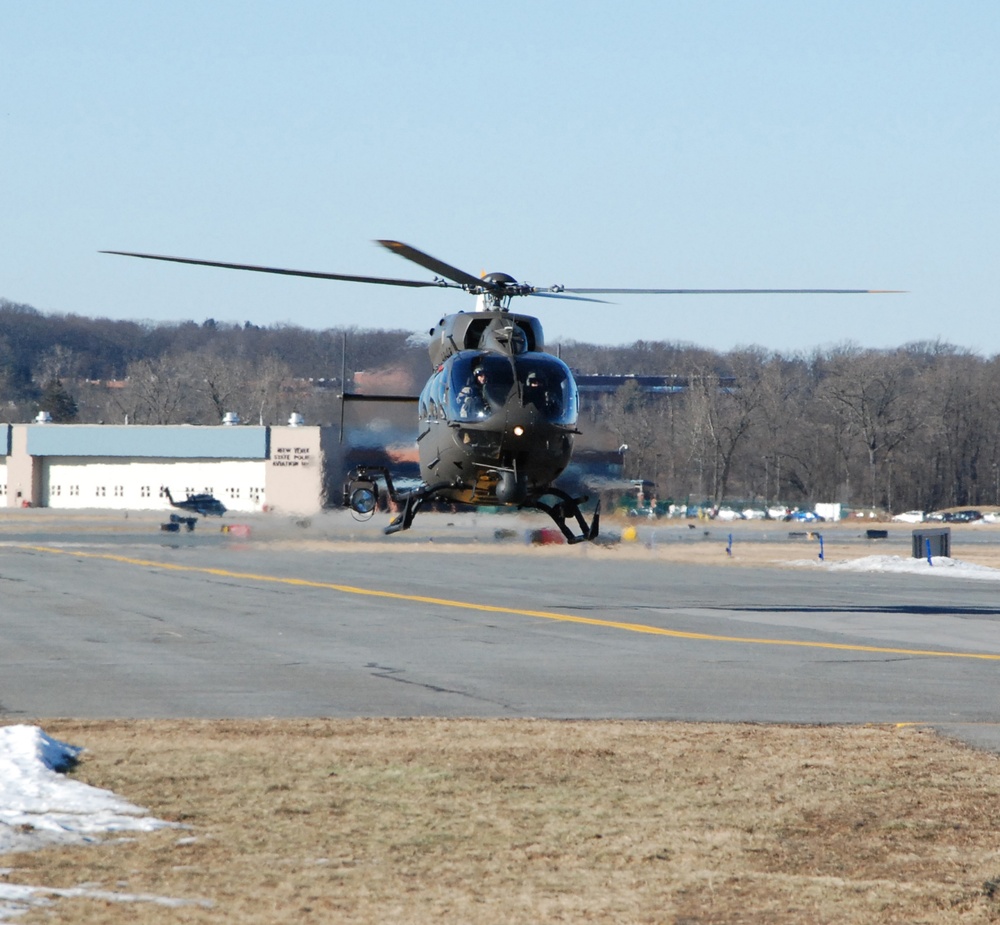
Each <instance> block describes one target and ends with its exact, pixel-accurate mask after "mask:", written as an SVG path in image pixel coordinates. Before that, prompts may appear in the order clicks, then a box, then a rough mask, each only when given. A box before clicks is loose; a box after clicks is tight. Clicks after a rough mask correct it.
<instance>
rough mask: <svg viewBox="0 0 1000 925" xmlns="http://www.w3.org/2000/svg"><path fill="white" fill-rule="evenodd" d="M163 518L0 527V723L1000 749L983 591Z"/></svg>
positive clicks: (443, 528)
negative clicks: (544, 727) (378, 722)
mask: <svg viewBox="0 0 1000 925" xmlns="http://www.w3.org/2000/svg"><path fill="white" fill-rule="evenodd" d="M41 515H45V516H41ZM159 517H162V515H159ZM159 517H158V516H157V515H148V514H147V515H144V516H133V517H132V518H130V519H128V520H125V519H122V516H121V515H117V516H114V517H112V516H109V515H106V514H102V515H100V516H96V515H95V516H88V515H86V514H74V515H73V517H72V518H66V517H59V516H57V515H56V514H54V513H53V512H25V515H24V516H18V517H15V518H7V519H5V520H4V521H3V523H2V525H0V526H2V529H0V594H2V611H0V721H3V722H25V721H31V720H34V719H41V718H51V717H75V718H96V717H103V718H115V717H143V718H157V717H206V718H207V717H212V718H215V717H264V716H268V717H293V716H329V717H351V716H463V717H524V716H532V717H546V718H642V719H656V720H697V721H706V720H707V721H740V722H759V723H775V722H778V723H809V724H813V723H919V724H928V725H931V726H934V727H936V728H939V729H941V730H942V731H944V732H946V733H947V734H949V735H953V736H955V737H956V738H960V739H962V740H964V741H966V742H969V743H971V744H974V745H976V746H979V747H983V748H990V749H995V750H1000V725H998V720H1000V684H998V682H997V679H998V675H1000V594H998V590H1000V586H998V584H997V583H994V582H979V581H969V580H964V579H960V578H956V579H951V578H937V579H928V578H926V577H921V576H915V575H912V574H905V573H904V574H882V573H874V574H866V573H853V572H837V573H833V572H830V571H825V570H822V569H795V568H788V569H776V568H732V567H723V566H722V565H720V566H713V565H690V564H678V563H671V562H667V561H660V560H657V559H655V558H649V557H643V556H633V557H629V556H627V555H626V554H625V553H624V552H623V551H622V548H621V547H617V548H616V547H610V548H602V547H591V546H588V545H583V546H579V547H544V548H538V549H535V548H532V547H529V546H527V545H526V544H525V543H524V542H522V541H520V540H515V541H513V542H507V543H499V542H494V541H492V530H493V526H492V521H490V522H489V524H490V525H487V521H489V519H488V518H484V517H479V518H478V519H470V520H469V521H467V522H466V525H465V526H462V527H460V528H459V529H455V528H454V524H453V523H451V522H449V523H447V524H446V523H445V521H444V520H442V519H441V518H438V519H435V518H434V517H431V516H427V517H425V518H424V519H423V522H422V523H421V527H422V528H423V529H422V530H421V531H419V532H418V531H417V530H414V531H411V532H410V533H409V534H407V535H405V536H399V537H382V536H381V535H380V533H379V532H378V531H377V529H374V528H372V529H368V530H365V529H362V528H358V527H357V526H356V525H353V524H352V523H351V522H350V521H349V520H345V519H343V518H345V517H346V515H341V514H338V515H336V516H331V517H326V516H325V515H324V517H322V518H320V519H319V520H317V521H300V522H299V523H297V524H295V523H292V522H286V521H277V520H275V519H270V520H269V519H268V518H267V517H266V516H265V515H261V516H260V517H257V518H251V519H249V520H248V519H246V518H243V520H244V521H247V522H249V523H250V526H251V531H252V532H251V535H250V537H248V538H241V537H234V536H232V535H228V534H223V533H221V532H220V530H219V523H218V521H210V522H202V523H200V524H199V526H198V527H197V528H196V530H195V531H194V532H193V533H186V532H181V533H177V534H167V533H162V532H160V530H159ZM539 525H542V524H539Z"/></svg>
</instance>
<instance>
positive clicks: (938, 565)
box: [787, 556, 1000, 581]
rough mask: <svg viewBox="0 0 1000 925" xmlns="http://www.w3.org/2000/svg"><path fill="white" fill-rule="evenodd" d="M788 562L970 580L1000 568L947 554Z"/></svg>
mask: <svg viewBox="0 0 1000 925" xmlns="http://www.w3.org/2000/svg"><path fill="white" fill-rule="evenodd" d="M787 564H788V565H792V566H796V567H808V568H824V569H827V570H828V571H831V572H894V573H898V572H907V573H910V574H914V575H927V576H928V577H931V578H966V579H969V580H970V581H1000V569H995V568H990V567H989V566H986V565H975V564H973V563H971V562H962V561H961V560H960V559H951V558H949V557H947V556H933V557H932V558H931V561H930V563H928V561H927V559H916V558H908V557H906V556H864V557H863V558H861V559H847V560H844V561H840V562H830V561H827V560H822V561H821V560H820V559H819V558H816V559H797V560H795V561H793V562H789V563H787Z"/></svg>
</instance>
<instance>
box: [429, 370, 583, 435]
mask: <svg viewBox="0 0 1000 925" xmlns="http://www.w3.org/2000/svg"><path fill="white" fill-rule="evenodd" d="M515 371H516V375H517V392H518V393H519V394H520V396H521V402H522V404H523V406H524V407H526V408H527V407H529V406H532V407H534V409H536V410H537V412H538V413H540V414H541V415H542V416H543V417H544V418H545V419H546V420H548V421H550V422H551V423H553V424H564V425H567V426H573V425H574V424H576V416H577V397H576V383H575V382H574V381H573V377H572V376H571V375H570V371H569V368H568V367H567V366H566V364H565V363H563V362H562V360H560V359H558V358H557V357H554V356H552V355H551V354H547V353H525V354H521V355H520V356H516V357H514V358H513V364H512V362H511V359H510V358H508V357H505V356H496V355H489V354H486V355H482V354H474V353H473V354H467V355H459V356H457V357H455V359H454V361H453V363H452V367H451V388H450V389H449V390H448V395H449V396H450V397H451V401H450V404H451V413H452V414H453V415H454V417H455V418H457V419H458V420H462V421H470V422H472V421H485V420H487V419H488V418H490V417H492V415H493V414H494V413H496V412H497V411H499V410H500V409H502V408H503V407H504V405H505V404H506V402H507V401H508V398H509V396H510V394H511V391H512V390H513V389H514V375H515Z"/></svg>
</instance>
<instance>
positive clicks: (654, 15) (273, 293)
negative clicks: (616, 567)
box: [0, 0, 1000, 356]
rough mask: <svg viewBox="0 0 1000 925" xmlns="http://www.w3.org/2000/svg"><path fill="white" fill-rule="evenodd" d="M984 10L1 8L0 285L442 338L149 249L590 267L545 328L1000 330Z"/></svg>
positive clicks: (777, 343)
mask: <svg viewBox="0 0 1000 925" xmlns="http://www.w3.org/2000/svg"><path fill="white" fill-rule="evenodd" d="M998 48H1000V4H998V3H996V2H995V0H947V2H946V0H934V2H929V0H928V2H921V0H897V2H886V0H837V2H835V3H811V2H802V0H759V2H752V3H749V2H743V0H728V2H727V0H716V2H713V0H631V2H629V0H624V2H621V0H620V2H610V0H608V2H590V0H550V2H545V0H525V2H522V0H504V2H503V3H498V2H493V3H490V2H471V0H469V2H457V0H455V2H444V0H423V2H420V3H415V2H402V0H400V2H387V0H368V2H365V3H359V2H337V0H299V2H296V0H282V2H270V0H261V2H253V0H243V2H235V0H233V2H230V0H211V2H204V0H198V2H191V0H171V2H169V3H166V2H149V0H99V2H94V3H79V2H75V0H31V2H23V0H0V215H2V223H0V297H2V298H7V299H10V300H12V301H15V302H24V303H27V304H30V305H33V306H35V307H36V308H38V309H40V310H41V311H45V312H60V313H77V314H83V315H90V316H102V317H110V318H131V319H148V320H152V321H178V320H184V319H194V320H196V321H202V320H204V319H205V318H208V317H213V318H216V319H217V320H220V321H221V320H225V321H238V322H243V321H247V320H249V321H252V322H254V323H256V324H262V325H268V324H272V323H279V322H291V323H294V324H299V325H303V326H306V327H315V328H324V327H335V326H340V325H345V324H356V325H358V326H361V327H404V328H408V329H412V330H426V329H427V328H429V327H430V325H431V324H432V323H433V322H435V321H436V320H437V319H438V318H439V317H440V316H441V315H442V314H444V313H446V312H451V311H457V310H460V309H471V308H472V304H471V298H470V297H469V296H466V295H464V294H463V293H459V292H452V291H442V290H435V289H430V290H405V289H391V288H388V287H375V286H362V285H357V284H350V283H336V282H323V281H314V280H299V279H288V278H285V277H262V276H259V275H258V274H240V273H234V272H231V271H226V270H211V269H203V268H196V267H186V266H177V265H171V264H156V263H152V262H149V261H139V260H129V259H127V258H123V257H112V256H103V255H99V254H98V253H97V252H98V250H100V249H118V250H139V251H150V252H153V253H162V254H174V255H181V256H191V257H201V258H208V259H214V260H225V261H233V262H241V263H264V264H270V265H277V266H286V267H294V268H299V269H308V270H321V271H333V272H344V273H358V274H364V275H374V276H383V275H384V276H403V277H410V278H414V279H426V278H429V274H427V273H426V272H425V271H423V270H422V269H421V268H419V267H416V266H413V265H410V264H408V263H406V262H404V261H403V260H401V259H400V258H398V257H396V256H394V255H392V254H390V253H388V252H385V251H383V250H382V249H381V248H378V247H376V246H375V245H373V244H372V243H371V242H372V239H375V238H395V239H398V240H401V241H405V242H407V243H409V244H412V245H414V246H416V247H419V248H421V249H422V250H425V251H427V252H428V253H430V254H433V255H434V256H436V257H439V258H441V259H443V260H446V261H447V262H449V263H451V264H453V265H455V266H458V267H460V268H463V269H466V270H468V271H469V272H471V273H474V274H477V275H478V274H479V273H480V272H481V271H504V272H507V273H510V274H512V275H513V276H515V277H517V278H518V279H520V280H526V281H529V282H532V283H535V284H539V285H541V284H545V285H549V284H553V283H560V284H563V285H566V286H579V287H592V286H593V287H599V286H608V287H617V286H636V287H668V288H675V287H676V288H744V287H752V288H770V287H787V288H798V287H808V288H828V287H829V288H886V289H905V290H909V294H907V295H880V296H874V295H872V296H810V297H799V296H780V297H778V296H754V297H741V296H728V297H721V296H701V297H694V296H684V297H677V296H622V297H619V298H618V299H617V300H616V303H615V304H614V305H608V306H602V305H589V304H587V303H580V302H564V303H558V302H556V301H555V300H551V299H545V300H543V299H526V300H523V301H521V302H519V303H517V305H518V308H519V310H521V311H528V312H529V313H532V314H537V315H539V316H540V317H541V318H542V320H543V323H544V325H545V328H546V333H547V336H548V339H549V341H550V342H552V341H555V340H557V339H559V338H560V337H574V338H576V339H578V340H590V341H595V342H600V343H626V342H630V341H633V340H636V339H639V338H645V339H655V340H669V341H678V342H685V343H695V344H700V345H702V346H705V347H709V348H713V349H717V350H728V349H730V348H733V347H735V346H741V345H747V344H759V345H761V346H763V347H766V348H769V349H773V350H778V351H781V352H794V351H810V350H812V349H814V348H817V347H824V346H831V345H834V344H841V343H843V342H845V341H853V342H855V343H857V344H859V345H861V346H865V347H869V346H870V347H895V346H899V345H902V344H905V343H910V342H913V341H920V340H935V339H939V338H940V339H942V340H945V341H948V342H951V343H954V344H957V345H958V346H961V347H968V348H971V349H974V350H976V351H977V352H979V353H982V354H983V355H987V356H991V355H993V354H996V353H1000V324H998V321H997V308H998V304H997V303H998V293H1000V279H998V276H1000V234H998V223H1000V54H998V51H997V49H998Z"/></svg>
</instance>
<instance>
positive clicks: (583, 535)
mask: <svg viewBox="0 0 1000 925" xmlns="http://www.w3.org/2000/svg"><path fill="white" fill-rule="evenodd" d="M379 481H381V482H382V483H383V484H384V485H385V491H386V494H388V495H389V498H390V499H391V500H392V502H393V503H394V504H397V505H401V507H402V509H401V510H400V511H399V513H398V514H396V516H395V517H394V518H393V519H392V522H391V523H390V524H389V526H388V527H386V528H385V531H384V532H385V533H386V534H392V533H400V532H401V531H403V530H409V529H410V527H411V526H412V524H413V518H414V517H416V516H417V511H419V510H420V507H421V505H422V504H423V503H424V502H425V501H427V500H428V499H430V498H433V497H434V495H436V494H437V493H438V492H441V491H444V490H446V489H449V488H452V489H453V488H454V487H455V485H454V483H452V482H437V483H435V484H434V485H423V486H421V487H420V488H416V489H414V490H413V491H397V490H396V486H395V485H394V484H393V481H392V475H391V474H390V472H389V470H388V469H387V468H385V467H384V466H357V467H356V468H354V469H353V470H352V471H351V473H350V475H349V476H348V482H347V484H346V485H345V486H344V502H343V503H344V505H345V507H349V508H350V509H351V510H352V511H353V512H354V515H355V517H357V518H358V519H364V520H367V519H368V518H369V517H371V516H372V515H373V514H374V513H375V511H376V509H377V508H378V503H379ZM548 496H553V497H555V498H557V499H558V500H557V501H556V502H555V503H554V504H548V503H546V502H545V501H542V500H541V499H542V498H545V497H548ZM588 500H589V499H588V498H587V497H586V496H584V497H582V498H574V497H573V496H572V495H569V494H567V493H566V492H565V491H563V490H562V489H561V488H548V489H546V490H545V491H544V492H543V493H542V494H541V495H539V496H538V497H536V498H534V499H533V500H531V501H525V502H524V503H523V504H520V505H518V507H519V508H520V509H522V510H523V509H525V508H527V509H530V510H536V511H544V512H545V513H546V514H548V515H549V517H551V518H552V521H553V522H554V523H555V525H556V526H557V527H558V528H559V530H560V532H561V533H562V535H563V536H564V537H566V542H567V543H585V542H591V541H593V540H596V539H597V534H598V531H599V530H600V523H601V502H600V501H598V502H597V507H596V508H595V509H594V516H593V518H592V519H591V521H590V523H589V524H588V523H587V521H586V519H585V518H584V516H583V511H581V510H580V505H581V504H586V502H587V501H588ZM569 519H574V520H575V521H576V525H577V526H578V527H579V528H580V533H579V534H576V533H574V532H573V530H572V529H571V527H570V524H568V523H567V521H568V520H569Z"/></svg>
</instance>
